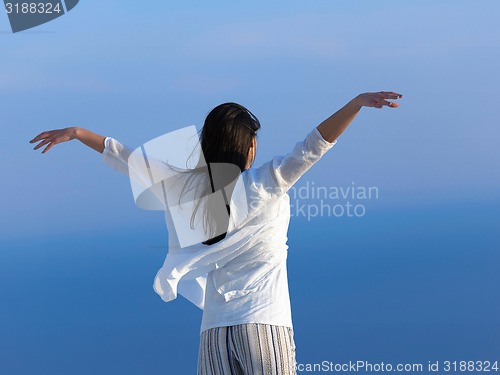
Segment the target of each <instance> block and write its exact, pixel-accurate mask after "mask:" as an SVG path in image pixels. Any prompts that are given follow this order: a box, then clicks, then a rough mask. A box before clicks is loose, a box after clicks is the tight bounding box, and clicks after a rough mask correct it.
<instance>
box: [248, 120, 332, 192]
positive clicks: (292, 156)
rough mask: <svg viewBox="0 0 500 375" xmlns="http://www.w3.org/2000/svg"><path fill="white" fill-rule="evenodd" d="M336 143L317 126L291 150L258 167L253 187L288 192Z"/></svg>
mask: <svg viewBox="0 0 500 375" xmlns="http://www.w3.org/2000/svg"><path fill="white" fill-rule="evenodd" d="M336 143H337V140H335V141H334V142H332V143H330V142H328V141H327V140H325V139H324V138H323V136H322V135H321V133H320V132H319V130H318V128H316V127H315V128H314V129H313V130H312V131H311V132H310V133H309V134H308V135H307V136H306V138H305V139H304V140H303V141H301V142H298V143H297V144H296V145H295V147H294V148H293V149H292V151H291V152H289V153H288V154H286V155H278V156H275V157H274V158H273V159H272V160H270V161H268V162H267V163H265V164H263V165H262V166H260V167H259V168H256V169H255V170H254V171H253V173H252V177H253V179H254V181H252V183H253V188H254V189H256V190H260V191H262V190H265V192H266V193H268V194H271V195H281V194H284V193H286V192H287V191H288V190H289V189H290V188H291V187H292V186H293V185H294V184H295V183H296V182H297V181H298V180H299V178H300V177H301V176H302V175H303V174H304V173H306V172H307V171H308V170H309V168H311V167H312V166H313V165H314V164H315V163H316V162H317V161H318V160H319V159H321V157H322V156H323V155H324V154H325V153H326V152H327V151H328V150H330V149H331V148H332V147H333V146H334V145H335V144H336Z"/></svg>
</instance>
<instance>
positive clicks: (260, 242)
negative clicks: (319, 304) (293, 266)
mask: <svg viewBox="0 0 500 375" xmlns="http://www.w3.org/2000/svg"><path fill="white" fill-rule="evenodd" d="M335 143H336V141H335V142H333V143H330V142H328V141H326V140H325V139H324V138H323V137H322V136H321V134H320V133H319V131H318V130H317V128H314V129H313V130H312V131H311V132H310V133H309V134H308V135H307V136H306V138H305V139H304V140H303V141H301V142H298V143H297V144H296V145H295V147H294V148H293V150H292V151H291V152H290V153H288V154H287V155H279V156H275V157H274V158H273V159H272V160H270V161H269V162H267V163H265V164H263V165H262V166H260V167H258V168H250V169H248V170H246V171H244V172H243V173H242V175H241V181H242V185H243V186H244V189H245V192H246V198H247V203H248V205H249V209H248V212H247V216H246V217H245V219H244V220H240V221H239V222H238V223H237V224H235V225H233V226H231V225H230V226H229V228H228V232H227V235H226V238H225V239H224V240H222V241H220V242H218V243H215V244H213V245H210V246H207V245H204V244H201V243H199V244H195V245H191V246H187V247H181V246H180V244H179V240H178V238H177V236H176V231H175V227H174V223H173V220H172V215H171V212H169V209H166V210H165V220H166V224H167V229H168V232H169V251H168V254H167V257H166V259H165V262H164V264H163V266H162V267H161V268H160V270H159V271H158V273H157V275H156V277H155V280H154V285H153V287H154V290H155V291H156V293H158V294H159V295H160V296H161V298H162V299H163V300H164V301H165V302H168V301H171V300H173V299H175V298H176V297H177V293H180V294H181V295H183V296H184V297H185V298H187V299H188V300H190V301H191V302H192V303H194V304H195V305H196V306H198V307H199V308H201V309H203V318H202V324H201V331H204V330H206V329H209V328H212V327H219V326H228V325H235V324H243V323H265V324H273V325H281V326H287V327H292V316H291V307H290V298H289V292H288V279H287V269H286V259H287V250H288V246H287V244H286V242H287V231H288V225H289V221H290V198H289V196H288V194H287V191H288V189H290V188H291V187H292V186H293V184H294V183H295V182H296V181H297V180H298V179H299V178H300V177H301V176H302V175H303V174H304V173H305V172H306V171H307V170H308V169H309V168H310V167H311V166H312V165H313V164H314V163H316V162H317V161H318V160H319V159H320V158H321V157H322V156H323V154H324V153H326V152H327V151H328V150H329V149H330V148H332V147H333V145H334V144H335ZM132 151H133V150H132V149H131V148H130V147H128V146H126V145H123V144H121V143H120V142H118V141H117V140H115V139H114V138H111V137H106V139H105V148H104V151H103V155H102V160H103V162H104V163H106V164H107V165H109V166H110V167H111V168H113V169H115V170H117V171H119V172H121V173H124V174H127V175H128V174H129V170H128V168H129V166H128V160H129V159H128V158H129V156H130V154H131V153H132ZM231 204H233V202H231ZM236 211H237V210H234V209H231V213H232V212H236Z"/></svg>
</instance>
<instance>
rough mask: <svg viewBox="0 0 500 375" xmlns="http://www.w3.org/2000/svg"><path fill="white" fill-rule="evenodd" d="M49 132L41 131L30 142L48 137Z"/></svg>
mask: <svg viewBox="0 0 500 375" xmlns="http://www.w3.org/2000/svg"><path fill="white" fill-rule="evenodd" d="M49 135H50V134H49V132H43V133H40V134H38V135H37V136H36V137H35V138H33V139H32V140H31V141H30V143H34V142H37V141H39V140H41V139H43V138H47V137H48V136H49Z"/></svg>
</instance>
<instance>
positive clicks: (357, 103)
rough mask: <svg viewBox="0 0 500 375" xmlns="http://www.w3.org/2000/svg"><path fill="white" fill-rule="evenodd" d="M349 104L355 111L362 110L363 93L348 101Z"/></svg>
mask: <svg viewBox="0 0 500 375" xmlns="http://www.w3.org/2000/svg"><path fill="white" fill-rule="evenodd" d="M347 106H349V107H351V108H352V109H353V110H354V111H355V112H358V111H359V110H361V108H362V107H363V104H362V100H361V95H358V96H356V97H355V98H353V99H352V100H351V101H350V102H349V103H347Z"/></svg>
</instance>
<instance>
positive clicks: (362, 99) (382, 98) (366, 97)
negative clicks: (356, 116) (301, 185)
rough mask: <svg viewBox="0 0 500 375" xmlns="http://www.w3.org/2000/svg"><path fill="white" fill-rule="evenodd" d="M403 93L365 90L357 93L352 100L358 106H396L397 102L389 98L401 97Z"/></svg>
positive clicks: (397, 105)
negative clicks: (362, 92)
mask: <svg viewBox="0 0 500 375" xmlns="http://www.w3.org/2000/svg"><path fill="white" fill-rule="evenodd" d="M402 97H403V95H401V94H398V93H397V92H391V91H379V92H366V93H364V94H360V95H358V96H357V97H356V98H355V99H354V102H355V103H356V104H357V105H358V106H360V107H375V108H382V107H383V106H387V107H391V108H397V107H399V104H398V103H396V102H390V101H389V99H393V100H394V99H401V98H402Z"/></svg>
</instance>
